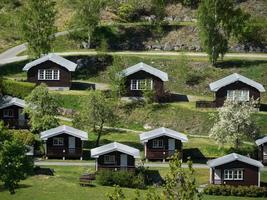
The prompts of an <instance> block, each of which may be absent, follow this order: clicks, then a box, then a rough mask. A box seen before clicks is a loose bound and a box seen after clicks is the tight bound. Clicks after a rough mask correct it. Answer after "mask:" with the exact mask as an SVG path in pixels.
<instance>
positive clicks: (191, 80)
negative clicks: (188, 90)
mask: <svg viewBox="0 0 267 200" xmlns="http://www.w3.org/2000/svg"><path fill="white" fill-rule="evenodd" d="M204 79H205V77H204V76H203V75H202V74H201V72H197V71H190V72H189V73H188V74H187V75H186V84H187V85H189V86H195V85H198V84H200V83H201V82H202V81H203V80H204Z"/></svg>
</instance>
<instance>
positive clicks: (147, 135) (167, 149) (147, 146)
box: [139, 127, 188, 161]
mask: <svg viewBox="0 0 267 200" xmlns="http://www.w3.org/2000/svg"><path fill="white" fill-rule="evenodd" d="M139 136H140V141H141V143H142V144H143V145H144V152H145V158H146V160H163V161H165V160H166V159H168V158H169V157H170V156H172V155H173V154H174V153H175V152H176V151H177V152H180V156H181V157H182V149H183V142H188V138H187V136H186V135H184V134H182V133H180V132H177V131H174V130H171V129H168V128H164V127H161V128H158V129H154V130H152V131H148V132H144V133H142V134H140V135H139Z"/></svg>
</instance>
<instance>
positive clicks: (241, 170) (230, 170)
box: [223, 168, 244, 181]
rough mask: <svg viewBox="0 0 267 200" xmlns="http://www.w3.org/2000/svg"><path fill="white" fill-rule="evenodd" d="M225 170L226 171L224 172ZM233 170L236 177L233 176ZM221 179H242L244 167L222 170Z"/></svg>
mask: <svg viewBox="0 0 267 200" xmlns="http://www.w3.org/2000/svg"><path fill="white" fill-rule="evenodd" d="M226 172H228V173H226ZM235 172H236V173H237V174H236V175H237V177H236V178H235ZM226 175H227V177H226ZM230 175H231V178H230ZM239 176H240V177H239ZM223 180H226V181H242V180H244V169H238V168H234V169H225V170H223Z"/></svg>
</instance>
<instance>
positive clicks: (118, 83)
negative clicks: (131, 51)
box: [107, 56, 125, 99]
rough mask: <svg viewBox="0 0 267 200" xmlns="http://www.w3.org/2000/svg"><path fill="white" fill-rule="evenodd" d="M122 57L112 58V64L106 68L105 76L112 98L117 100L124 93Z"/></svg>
mask: <svg viewBox="0 0 267 200" xmlns="http://www.w3.org/2000/svg"><path fill="white" fill-rule="evenodd" d="M123 70H124V67H123V60H122V57H118V56H116V57H114V59H113V64H112V66H111V67H109V68H108V71H107V74H108V78H109V83H110V85H111V90H112V92H113V96H114V97H115V98H117V99H119V98H120V97H121V96H122V95H123V94H124V93H125V78H124V74H123Z"/></svg>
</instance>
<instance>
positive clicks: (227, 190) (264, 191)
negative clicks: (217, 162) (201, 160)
mask: <svg viewBox="0 0 267 200" xmlns="http://www.w3.org/2000/svg"><path fill="white" fill-rule="evenodd" d="M204 194H208V195H217V196H239V197H267V188H266V187H257V186H230V185H209V186H207V187H206V188H205V189H204Z"/></svg>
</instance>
